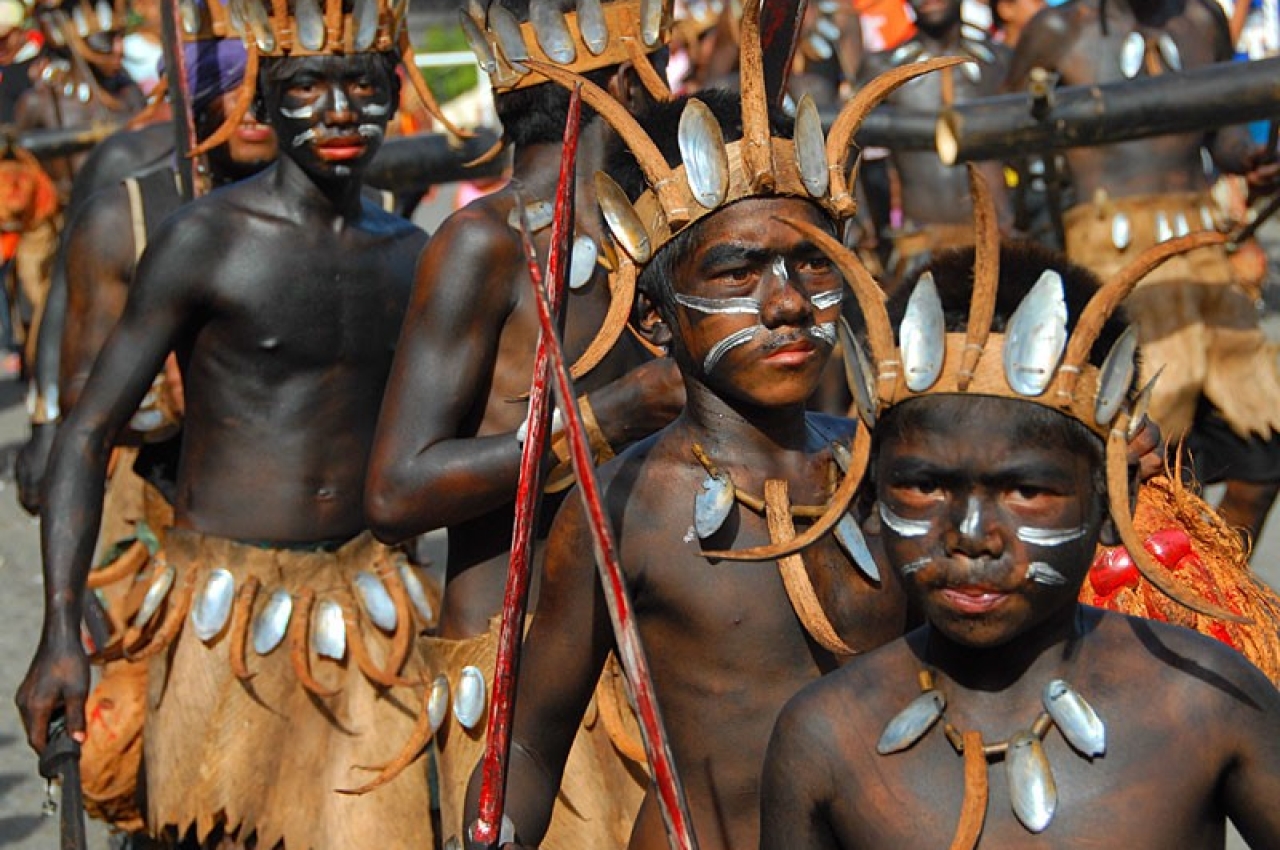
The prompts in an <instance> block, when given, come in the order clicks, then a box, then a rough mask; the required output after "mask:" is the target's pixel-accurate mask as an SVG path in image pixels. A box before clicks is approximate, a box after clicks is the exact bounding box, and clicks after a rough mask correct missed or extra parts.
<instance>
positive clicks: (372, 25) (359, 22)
mask: <svg viewBox="0 0 1280 850" xmlns="http://www.w3.org/2000/svg"><path fill="white" fill-rule="evenodd" d="M351 23H352V24H353V25H354V26H355V31H356V32H355V38H354V39H353V41H354V42H355V48H356V50H368V49H369V48H370V47H371V46H373V40H374V39H375V38H377V37H378V3H377V0H354V2H353V3H352V5H351Z"/></svg>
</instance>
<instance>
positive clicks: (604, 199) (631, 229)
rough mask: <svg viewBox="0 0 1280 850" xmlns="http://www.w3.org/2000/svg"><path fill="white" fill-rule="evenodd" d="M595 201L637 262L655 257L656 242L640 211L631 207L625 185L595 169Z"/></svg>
mask: <svg viewBox="0 0 1280 850" xmlns="http://www.w3.org/2000/svg"><path fill="white" fill-rule="evenodd" d="M595 183H596V200H597V201H599V203H600V211H601V212H602V213H604V220H605V223H606V224H608V225H609V232H610V233H612V234H613V238H615V239H617V240H618V244H619V245H621V246H622V250H624V251H626V252H627V253H628V254H629V255H630V256H631V259H633V260H635V261H636V262H637V263H642V264H643V263H647V262H649V260H650V259H652V258H653V243H652V242H650V241H649V232H648V231H647V230H645V227H644V223H643V222H642V221H641V220H640V215H639V213H637V212H636V209H635V207H633V206H631V201H630V200H629V199H628V198H627V195H626V193H625V192H623V191H622V187H621V186H619V185H618V184H617V183H615V182H614V180H613V178H612V177H610V176H609V175H607V174H605V173H604V172H600V171H598V172H596V176H595Z"/></svg>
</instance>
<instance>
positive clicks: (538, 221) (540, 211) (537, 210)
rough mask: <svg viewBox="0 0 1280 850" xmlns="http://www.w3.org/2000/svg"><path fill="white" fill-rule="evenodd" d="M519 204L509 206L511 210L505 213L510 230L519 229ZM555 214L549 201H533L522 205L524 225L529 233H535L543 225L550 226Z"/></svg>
mask: <svg viewBox="0 0 1280 850" xmlns="http://www.w3.org/2000/svg"><path fill="white" fill-rule="evenodd" d="M520 209H521V207H520V205H516V206H514V207H512V208H511V212H510V213H508V214H507V224H508V225H509V226H510V227H511V229H512V230H520V229H521V228H520V225H521V221H520ZM555 216H556V208H555V207H554V206H552V205H551V203H550V202H549V201H534V202H533V203H530V204H525V205H524V222H523V223H524V226H525V227H527V228H528V229H529V232H530V233H537V232H538V231H539V230H542V229H543V228H545V227H550V226H551V222H552V220H553V219H554V218H555Z"/></svg>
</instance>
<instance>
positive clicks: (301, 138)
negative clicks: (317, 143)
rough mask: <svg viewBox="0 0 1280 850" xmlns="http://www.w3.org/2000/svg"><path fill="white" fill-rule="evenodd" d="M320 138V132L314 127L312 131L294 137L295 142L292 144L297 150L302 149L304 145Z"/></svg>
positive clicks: (305, 131)
mask: <svg viewBox="0 0 1280 850" xmlns="http://www.w3.org/2000/svg"><path fill="white" fill-rule="evenodd" d="M319 137H320V132H319V131H318V130H316V128H314V127H312V128H311V129H310V130H304V131H303V132H301V133H299V134H298V135H296V136H294V137H293V142H292V143H291V144H292V145H293V146H294V147H295V148H300V147H302V146H303V145H305V144H307V143H308V142H311V141H314V140H315V139H318V138H319Z"/></svg>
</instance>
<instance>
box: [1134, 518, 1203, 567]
mask: <svg viewBox="0 0 1280 850" xmlns="http://www.w3.org/2000/svg"><path fill="white" fill-rule="evenodd" d="M1142 545H1143V547H1144V548H1145V549H1146V550H1147V551H1148V552H1150V553H1151V554H1152V555H1154V556H1155V558H1156V560H1157V561H1159V562H1160V563H1161V564H1163V565H1164V566H1165V567H1166V568H1167V569H1170V570H1173V571H1175V572H1176V571H1177V569H1178V562H1179V561H1181V560H1182V559H1183V558H1185V557H1187V556H1188V555H1194V554H1195V553H1194V552H1192V550H1191V538H1190V537H1188V536H1187V533H1186V532H1185V531H1183V530H1182V529H1181V528H1162V529H1160V530H1159V531H1157V532H1154V533H1152V534H1151V535H1150V536H1149V537H1147V539H1146V540H1145V541H1143V544H1142Z"/></svg>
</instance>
